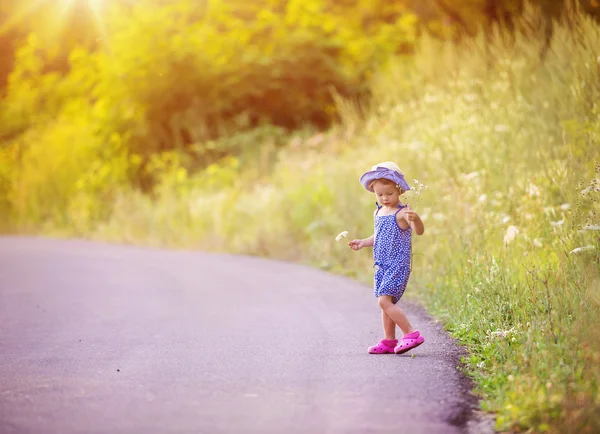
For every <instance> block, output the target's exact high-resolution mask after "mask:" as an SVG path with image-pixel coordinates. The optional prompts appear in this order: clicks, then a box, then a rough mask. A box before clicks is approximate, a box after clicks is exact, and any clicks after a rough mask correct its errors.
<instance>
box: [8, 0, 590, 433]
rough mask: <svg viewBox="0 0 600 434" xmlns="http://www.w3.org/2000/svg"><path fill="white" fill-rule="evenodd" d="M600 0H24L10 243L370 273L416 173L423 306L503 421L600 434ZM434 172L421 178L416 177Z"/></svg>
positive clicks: (18, 32) (18, 28)
mask: <svg viewBox="0 0 600 434" xmlns="http://www.w3.org/2000/svg"><path fill="white" fill-rule="evenodd" d="M599 20H600V4H599V2H598V1H596V0H573V1H562V0H535V1H534V0H531V1H525V0H452V1H450V0H403V1H384V0H212V1H208V0H206V1H200V0H172V1H167V0H136V1H134V0H103V1H101V0H53V1H50V0H47V1H43V0H41V1H34V0H22V1H20V2H14V1H12V0H0V211H1V212H0V229H1V230H2V231H4V232H16V233H36V234H46V235H58V236H76V237H86V238H92V239H101V240H111V241H119V242H129V243H142V244H148V245H156V246H168V247H185V248H195V249H204V250H210V251H226V252H233V253H243V254H252V255H259V256H265V257H275V258H280V259H286V260H292V261H298V262H304V263H308V264H311V265H314V266H319V267H321V268H324V269H327V270H330V271H332V272H335V273H340V274H344V275H348V276H351V277H354V278H358V279H361V280H364V281H365V282H370V279H371V278H372V276H371V274H370V271H369V270H370V269H371V268H370V265H371V258H370V252H366V251H365V252H360V253H358V254H354V253H351V252H350V251H349V250H348V248H347V247H345V246H344V245H343V243H341V242H340V243H336V242H335V241H334V237H335V236H336V235H337V234H338V233H339V232H341V231H343V230H348V231H349V232H350V234H349V237H351V238H359V237H360V238H362V237H367V236H369V235H370V234H371V233H372V232H371V231H372V207H373V201H374V200H373V197H371V195H369V194H368V193H366V192H364V191H363V190H362V189H361V187H360V185H359V184H358V177H359V175H360V174H361V173H362V172H364V171H365V170H366V169H368V168H370V167H371V166H372V165H373V164H375V163H376V162H378V161H383V160H394V161H396V162H397V163H398V164H399V165H400V167H402V168H403V170H404V171H405V173H407V175H408V177H409V179H410V180H411V183H412V180H413V178H417V179H418V183H419V184H425V185H427V186H428V189H427V190H426V191H424V192H423V194H422V195H421V196H419V197H407V198H406V200H408V201H410V202H411V203H412V204H414V206H415V207H416V208H417V211H418V212H420V213H421V215H422V217H423V219H424V220H425V224H426V227H427V231H426V236H425V237H421V238H419V239H418V240H415V253H416V254H415V258H414V259H415V268H414V275H413V276H414V277H413V279H412V280H411V282H412V283H411V285H412V290H411V291H409V292H410V293H411V294H412V295H413V296H415V297H416V298H418V299H419V300H421V301H422V302H424V303H425V304H426V306H427V307H428V308H429V309H430V311H432V312H433V313H434V314H435V315H436V316H437V317H439V318H440V319H442V320H443V321H444V323H445V325H446V327H447V328H448V329H449V330H450V331H451V332H452V333H453V335H454V336H455V337H457V338H458V339H459V340H460V341H461V342H462V343H463V344H465V345H466V346H467V348H468V349H469V357H468V358H466V359H465V370H466V372H467V373H468V374H469V375H470V376H471V377H473V378H474V379H475V380H476V384H477V392H478V393H479V395H480V396H481V397H482V408H483V409H484V410H486V411H489V412H491V413H493V414H495V415H496V428H497V429H498V430H500V431H509V430H512V431H515V432H518V431H529V432H561V433H562V432H577V433H585V432H589V433H595V432H599V431H600V398H599V391H598V382H599V380H600V334H599V333H600V332H599V331H598V327H597V325H598V319H597V318H598V317H599V316H598V315H599V314H600V311H599V310H600V309H599V307H600V239H599V236H598V234H599V233H600V232H598V231H599V230H600V218H599V217H598V211H599V209H598V208H599V205H598V204H599V199H600V107H599V104H598V101H600V24H599V23H598V21H599ZM415 182H416V181H415Z"/></svg>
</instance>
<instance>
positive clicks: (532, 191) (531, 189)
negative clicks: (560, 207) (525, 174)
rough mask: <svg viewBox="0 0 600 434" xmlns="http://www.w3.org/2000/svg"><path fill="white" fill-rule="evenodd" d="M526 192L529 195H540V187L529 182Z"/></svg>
mask: <svg viewBox="0 0 600 434" xmlns="http://www.w3.org/2000/svg"><path fill="white" fill-rule="evenodd" d="M527 194H528V195H529V197H537V196H539V195H540V189H539V187H538V186H537V185H535V184H533V183H530V184H529V186H528V187H527Z"/></svg>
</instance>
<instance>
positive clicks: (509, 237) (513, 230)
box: [504, 226, 519, 245]
mask: <svg viewBox="0 0 600 434" xmlns="http://www.w3.org/2000/svg"><path fill="white" fill-rule="evenodd" d="M518 233H519V228H517V227H516V226H509V227H508V228H507V229H506V233H505V234H504V245H508V244H509V243H511V242H512V241H513V240H514V239H515V237H516V236H517V234H518Z"/></svg>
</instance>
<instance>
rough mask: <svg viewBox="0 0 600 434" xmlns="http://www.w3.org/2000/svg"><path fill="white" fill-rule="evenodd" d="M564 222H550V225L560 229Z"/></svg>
mask: <svg viewBox="0 0 600 434" xmlns="http://www.w3.org/2000/svg"><path fill="white" fill-rule="evenodd" d="M564 222H565V221H564V220H559V221H557V222H550V224H551V225H552V227H555V228H558V227H561V226H562V225H563V223H564Z"/></svg>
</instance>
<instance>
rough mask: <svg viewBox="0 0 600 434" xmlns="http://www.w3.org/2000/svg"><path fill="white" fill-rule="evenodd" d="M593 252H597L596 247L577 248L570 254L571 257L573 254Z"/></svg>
mask: <svg viewBox="0 0 600 434" xmlns="http://www.w3.org/2000/svg"><path fill="white" fill-rule="evenodd" d="M591 250H596V248H595V247H594V246H583V247H577V248H576V249H573V250H571V251H570V252H569V255H570V254H572V253H581V252H589V251H591Z"/></svg>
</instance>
